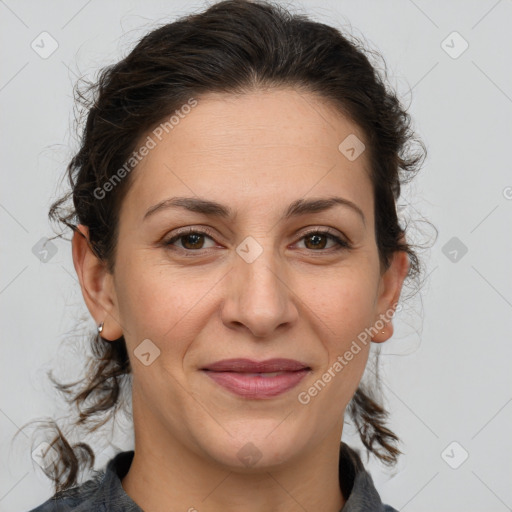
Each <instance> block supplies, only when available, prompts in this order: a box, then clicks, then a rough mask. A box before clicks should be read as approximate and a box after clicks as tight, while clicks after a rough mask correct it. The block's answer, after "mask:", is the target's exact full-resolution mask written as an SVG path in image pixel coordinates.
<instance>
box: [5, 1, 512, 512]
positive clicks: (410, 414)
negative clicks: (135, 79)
mask: <svg viewBox="0 0 512 512" xmlns="http://www.w3.org/2000/svg"><path fill="white" fill-rule="evenodd" d="M206 5H207V4H206V3H204V2H197V1H196V2H183V1H170V0H167V1H163V0H162V1H156V0H153V1H147V0H146V1H144V2H143V1H142V0H140V1H124V2H121V1H119V0H116V1H108V2H100V1H99V0H89V1H84V0H80V1H64V0H61V1H56V0H53V1H47V2H37V1H25V2H14V1H13V0H5V1H0V55H1V65H0V70H1V71H0V73H1V74H0V109H1V117H0V128H1V131H0V133H1V136H0V155H1V173H2V174H1V179H2V182H1V183H2V186H1V189H0V222H1V229H2V231H1V234H2V235H1V237H0V247H1V248H0V258H1V273H0V308H1V333H2V339H1V360H0V365H1V366H0V378H1V388H0V390H1V391H0V393H1V394H0V511H1V512H12V511H24V510H29V509H30V508H32V507H34V506H36V505H38V504H40V503H42V502H43V501H44V500H46V499H47V498H48V497H49V496H50V495H51V493H52V489H51V485H50V482H49V481H48V480H47V479H46V477H44V475H43V474H42V471H41V469H40V468H39V467H38V465H37V464H36V463H35V462H34V460H33V459H32V458H31V452H30V446H31V445H30V442H31V437H30V433H31V431H30V430H29V431H27V432H25V433H22V434H20V435H18V436H17V438H16V440H15V441H14V442H13V440H12V438H13V435H14V434H15V433H16V431H17V430H18V428H19V427H20V426H22V425H24V424H25V423H26V422H28V421H29V420H32V419H34V418H40V417H51V416H57V417H59V416H61V415H62V414H64V413H65V404H63V402H62V401H60V400H59V399H58V395H57V394H56V392H54V391H53V388H52V386H51V383H50V382H49V381H48V379H47V376H46V372H47V370H49V369H54V370H55V373H56V375H57V376H58V377H60V378H63V379H64V380H66V379H67V380H70V379H72V378H74V377H76V376H78V372H79V371H80V369H81V366H80V362H79V359H80V351H77V350H76V349H75V350H73V348H72V346H73V345H72V342H73V341H74V339H75V338H76V336H78V337H79V336H80V332H79V331H77V330H76V328H77V322H78V321H79V320H80V319H81V318H85V320H84V322H83V324H82V326H85V327H86V328H89V329H91V328H93V327H94V324H93V321H92V319H90V318H89V317H88V314H87V312H86V310H85V306H84V304H83V299H82V296H81V292H80V290H79V287H78V282H77V280H76V275H75V272H74V269H73V265H72V260H71V253H70V243H69V242H67V241H65V240H60V239H58V240H55V241H54V242H53V244H54V245H53V251H50V252H49V253H48V254H45V255H43V257H41V250H40V245H41V243H42V242H41V240H43V241H44V239H45V237H50V236H53V234H54V232H53V231H52V227H51V225H50V224H49V223H48V221H47V210H48V207H49V205H50V203H51V201H52V200H53V199H55V198H56V197H57V196H58V195H60V194H61V193H62V192H63V191H64V188H63V187H62V186H61V185H60V184H59V183H60V180H61V177H62V175H63V173H64V169H65V166H66V164H67V162H68V160H69V158H70V157H71V156H72V154H73V150H74V149H76V137H75V135H74V133H73V126H74V125H73V119H74V114H73V98H72V87H73V84H74V82H75V80H76V78H77V76H79V75H86V76H94V74H95V73H96V72H97V71H98V69H100V68H101V67H103V66H105V65H107V64H111V63H114V62H115V61H117V60H118V59H120V58H121V57H122V56H124V55H126V53H127V52H128V51H129V50H130V49H131V47H132V46H133V44H134V42H135V41H137V40H138V39H139V38H140V37H141V36H142V35H143V34H145V33H146V32H147V31H149V30H150V29H152V28H154V27H155V26H156V25H158V24H161V23H163V22H166V21H170V20H172V19H174V18H175V17H176V16H179V15H182V14H185V13H188V12H192V11H198V10H201V9H203V8H204V7H205V6H206ZM288 5H289V6H290V4H288ZM291 7H292V8H295V9H300V10H303V11H305V12H307V13H309V14H310V15H311V16H312V17H313V18H315V19H317V20H320V21H323V22H326V23H328V24H332V25H335V26H337V27H339V28H342V29H343V30H346V31H348V32H351V33H353V34H354V35H356V36H362V37H364V38H365V40H366V42H367V44H368V45H369V46H370V47H371V48H372V49H375V50H377V51H379V52H381V53H382V55H383V57H384V59H385V61H386V63H387V65H388V72H389V81H390V84H391V85H392V86H393V87H395V88H396V89H397V91H398V92H399V95H400V97H401V98H402V99H403V102H404V103H405V104H406V105H410V106H409V111H410V113H411V115H412V116H413V118H414V122H415V128H416V130H417V132H418V134H419V135H420V136H421V137H422V139H423V141H424V142H425V144H426V145H427V147H428V158H427V160H426V161H425V164H424V166H423V170H422V171H421V172H420V174H419V175H418V177H417V178H416V180H415V182H414V184H413V185H411V186H410V187H407V188H406V190H405V191H404V192H405V196H404V197H403V198H402V199H401V200H400V201H399V205H400V213H401V215H402V216H403V218H404V219H405V218H407V219H409V220H410V230H411V231H410V236H411V237H412V240H417V241H418V242H425V243H428V242H429V240H430V241H432V237H433V236H434V234H433V232H432V230H431V229H430V228H429V226H428V225H427V224H426V223H424V222H422V219H423V218H425V219H428V220H429V221H430V222H431V223H432V224H434V225H435V226H436V228H437V229H438V232H439V235H438V238H437V239H436V240H435V243H434V242H432V244H431V245H432V247H431V249H430V250H425V251H424V252H423V253H422V258H423V262H424V264H425V273H424V276H425V280H424V282H423V285H422V288H421V292H420V293H418V294H416V295H415V296H414V297H413V298H412V299H411V300H410V301H408V303H407V304H406V307H405V309H404V310H403V311H401V312H400V313H399V314H398V315H397V316H396V317H395V326H396V333H395V336H394V337H393V338H392V339H391V340H390V341H388V342H386V343H385V344H384V345H383V356H382V358H381V360H382V378H383V380H384V384H383V391H384V394H385V401H386V402H385V403H386V405H387V407H388V409H389V411H390V413H391V416H390V427H391V428H392V429H393V430H394V431H395V432H396V433H397V434H398V435H399V437H400V438H401V440H402V445H401V449H402V451H404V453H405V454H404V455H403V456H402V457H401V458H400V462H399V464H398V465H397V467H396V468H395V469H394V470H389V469H387V468H386V467H384V466H382V465H381V464H379V463H378V462H376V461H375V460H374V459H370V461H369V462H367V460H366V458H365V459H364V461H365V463H366V465H367V467H368V469H369V470H370V471H371V473H372V476H373V478H374V481H375V483H376V486H377V489H378V490H379V493H380V494H381V497H382V500H383V501H384V502H385V503H389V504H390V505H392V506H394V507H395V508H397V509H399V510H405V511H407V512H421V511H432V510H450V511H454V512H455V511H465V512H468V511H483V510H485V511H487V512H489V511H496V512H501V511H506V510H511V509H512V485H511V483H512V456H511V455H512V439H511V436H510V432H511V431H512V429H511V426H512V403H511V402H512V385H511V384H512V379H511V371H510V362H511V358H512V336H511V332H512V271H511V269H510V263H511V258H510V255H511V253H512V238H511V223H512V172H511V163H510V148H511V145H512V143H511V135H512V66H511V57H512V52H511V49H512V31H510V27H511V26H512V1H510V0H501V1H496V0H485V1H484V0H482V1H467V0H458V1H441V0H437V1H424V0H415V1H413V0H395V1H368V0H365V1H361V0H359V1H356V0H345V1H334V0H332V1H327V0H311V1H304V0H303V1H302V2H301V3H295V4H293V5H292V6H291ZM43 32H46V33H47V34H43V35H41V34H42V33H43ZM41 38H44V41H45V43H44V45H43V44H42V43H40V41H41ZM38 41H39V43H38ZM43 46H44V48H42V47H43ZM74 335H75V338H73V336H74ZM343 437H344V440H345V441H346V442H348V443H349V444H351V445H352V446H355V447H358V446H359V445H360V443H358V438H357V436H356V435H355V432H354V428H353V427H351V426H350V425H348V426H347V427H346V429H345V431H344V434H343ZM109 439H110V438H108V436H107V435H106V434H102V437H101V439H100V440H99V442H98V451H99V452H100V453H99V456H98V460H97V465H96V467H97V468H101V466H102V465H103V464H104V463H105V462H106V461H107V460H108V458H110V457H111V456H112V454H113V453H115V452H116V451H117V450H120V449H130V448H131V447H132V436H131V434H130V432H129V429H128V431H126V429H125V431H122V432H117V433H115V436H114V438H113V441H114V444H113V445H112V446H109Z"/></svg>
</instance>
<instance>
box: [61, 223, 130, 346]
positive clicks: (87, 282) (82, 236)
mask: <svg viewBox="0 0 512 512" xmlns="http://www.w3.org/2000/svg"><path fill="white" fill-rule="evenodd" d="M77 227H78V229H77V230H76V231H75V233H74V235H73V240H72V242H71V246H72V252H73V264H74V266H75V270H76V273H77V276H78V280H79V282H80V287H81V288H82V295H83V297H84V300H85V303H86V305H87V308H88V309H89V312H90V313H91V315H92V317H93V318H94V320H95V322H96V325H98V324H100V323H101V322H104V325H103V331H102V333H101V337H102V338H104V339H106V340H112V341H114V340H116V339H118V338H120V337H121V336H122V335H123V329H122V328H121V325H120V324H119V321H118V320H117V319H118V318H119V315H118V310H117V300H116V295H115V288H114V276H113V275H112V274H111V273H109V272H108V270H107V266H106V263H105V262H104V261H103V260H101V259H100V258H98V257H97V256H96V254H95V253H94V251H93V250H92V248H91V245H90V243H89V228H88V227H87V226H84V225H83V224H79V225H78V226H77Z"/></svg>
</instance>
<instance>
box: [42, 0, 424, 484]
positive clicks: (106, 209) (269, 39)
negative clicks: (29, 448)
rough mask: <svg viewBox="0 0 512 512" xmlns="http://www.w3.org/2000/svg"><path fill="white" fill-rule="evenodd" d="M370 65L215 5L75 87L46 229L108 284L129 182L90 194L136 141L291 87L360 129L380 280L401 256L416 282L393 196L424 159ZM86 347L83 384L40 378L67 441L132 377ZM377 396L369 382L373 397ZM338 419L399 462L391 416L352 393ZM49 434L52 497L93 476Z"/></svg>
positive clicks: (231, 6)
mask: <svg viewBox="0 0 512 512" xmlns="http://www.w3.org/2000/svg"><path fill="white" fill-rule="evenodd" d="M372 55H373V56H375V55H377V56H378V53H377V52H375V51H372V50H368V49H367V48H365V47H364V45H363V44H362V43H361V41H360V40H358V39H357V38H356V37H354V36H352V35H349V34H342V33H341V32H340V31H339V30H338V29H336V28H334V27H331V26H328V25H325V24H323V23H319V22H315V21H312V20H310V19H309V18H308V17H307V16H305V15H303V14H292V13H290V12H289V11H287V10H286V9H285V8H283V7H281V6H279V5H275V4H271V3H268V2H263V1H261V2H260V1H256V2H251V1H247V0H226V1H222V2H219V3H215V4H213V5H211V6H210V7H208V8H207V9H206V10H204V11H203V12H200V13H194V14H190V15H188V16H185V17H182V18H180V19H178V20H177V21H174V22H172V23H168V24H165V25H163V26H160V27H158V28H156V29H154V30H152V31H151V32H149V33H148V34H147V35H145V36H144V37H142V39H140V41H139V42H138V43H137V44H136V46H135V47H134V48H133V49H132V51H131V52H130V53H129V54H128V55H127V56H126V57H125V58H123V59H122V60H120V61H119V62H117V63H115V64H113V65H110V66H107V67H105V68H103V69H102V70H100V72H99V76H98V78H97V81H95V82H94V81H93V82H90V81H86V80H84V79H82V84H85V87H82V84H81V83H80V82H79V83H78V84H77V86H76V88H75V95H76V97H75V99H76V102H77V104H79V105H81V106H82V112H85V113H86V122H85V124H84V125H83V126H82V127H81V128H80V130H81V138H80V147H79V149H78V152H76V154H75V155H74V156H73V158H72V159H71V160H70V162H69V164H68V166H67V169H66V175H67V178H68V181H69V185H70V190H69V191H68V192H67V193H66V194H65V195H64V196H63V197H61V198H60V199H58V200H57V201H55V202H54V203H53V204H52V205H51V208H50V210H49V218H50V220H52V221H55V222H60V223H62V224H63V225H64V226H67V227H69V228H71V229H72V230H73V231H78V229H77V225H78V224H83V225H85V226H87V227H88V228H89V241H88V242H89V244H90V248H91V250H92V251H93V252H94V253H95V255H96V256H97V257H98V258H100V259H101V260H102V261H104V263H105V265H106V267H107V268H108V270H109V272H113V271H114V268H115V255H116V244H117V237H118V226H119V211H120V206H121V204H122V201H123V198H124V197H125V195H126V192H127V190H128V189H129V187H130V184H131V182H132V174H130V173H128V176H126V177H125V178H123V179H122V180H118V181H119V182H118V183H117V184H116V186H113V187H111V190H110V191H109V197H108V200H102V198H99V197H98V193H97V191H98V190H99V189H102V187H104V185H105V184H106V183H107V182H109V181H110V183H112V177H113V176H114V175H115V174H116V172H118V171H119V169H121V168H123V166H124V165H125V163H126V162H127V161H129V160H130V158H132V156H133V154H134V151H135V150H136V149H137V148H138V147H139V146H138V143H139V142H140V140H141V138H142V137H143V136H144V135H145V134H147V133H148V131H149V130H150V129H152V128H154V127H155V126H157V125H158V123H160V122H162V120H164V119H165V118H168V117H169V116H170V115H172V114H173V113H174V112H175V111H176V109H179V108H180V107H182V106H183V105H185V104H187V102H189V101H190V99H191V98H200V97H201V95H204V94H207V93H226V94H245V93H250V92H251V91H257V90H261V89H272V88H280V87H289V88H294V89H296V90H297V91H301V92H304V93H310V94H314V95H315V96H316V97H318V98H319V99H320V100H324V101H326V102H327V103H328V104H329V105H331V106H332V107H333V108H334V109H335V110H336V111H338V112H339V113H340V114H342V115H344V116H346V117H347V118H348V119H350V120H351V121H353V122H354V123H355V124H356V125H358V126H359V127H360V128H361V129H362V132H363V133H364V136H365V143H366V154H367V158H368V159H369V160H368V161H369V164H370V165H369V174H370V178H371V182H372V187H373V193H374V198H375V201H374V205H375V207H374V208H375V211H374V214H375V237H376V242H377V247H378V252H379V258H380V262H381V265H382V268H384V269H386V268H388V267H389V265H390V261H391V258H392V256H393V253H394V252H395V251H404V252H406V253H407V254H408V257H409V271H408V275H407V279H408V280H415V279H416V278H417V277H418V276H419V274H420V272H421V270H422V268H421V265H420V261H419V258H418V256H417V253H416V252H415V250H414V248H413V247H414V246H412V245H411V244H410V243H408V242H407V241H406V239H405V237H404V235H405V232H406V229H405V227H404V228H403V227H401V226H400V224H399V220H398V216H397V211H396V201H397V199H398V198H399V196H400V191H401V186H402V185H403V184H404V183H407V182H408V181H409V180H410V179H412V177H413V176H414V175H415V174H416V172H417V171H419V169H420V167H421V164H422V161H423V159H424V157H425V156H426V149H425V146H424V144H423V143H422V141H421V140H420V139H419V138H418V137H417V136H416V134H415V132H414V131H413V130H412V128H411V126H412V122H411V118H410V116H409V114H408V113H407V111H406V109H405V108H404V107H403V106H402V105H401V102H400V101H399V99H398V98H397V96H396V94H395V93H394V92H393V90H392V89H390V88H389V87H388V86H387V84H386V82H387V74H386V71H385V64H384V73H383V74H381V73H380V72H379V71H378V69H377V67H376V66H373V65H372V64H371V63H370V57H371V56H372ZM105 189H106V187H105ZM95 191H96V193H95ZM70 199H72V206H71V205H69V204H68V203H69V200H70ZM80 234H81V233H80ZM81 235H82V234H81ZM58 236H62V234H61V235H58ZM82 236H83V235H82ZM88 336H89V335H88ZM90 343H91V348H92V355H91V356H90V357H89V360H88V365H87V371H86V372H85V376H84V377H83V378H82V379H79V380H77V381H75V382H71V383H68V384H62V383H60V382H58V381H56V380H55V378H54V377H53V375H52V372H49V377H50V379H51V380H52V382H53V383H54V385H55V386H56V387H57V389H58V390H59V391H60V392H62V393H63V394H64V396H65V397H66V400H67V402H68V403H69V404H74V405H75V406H76V408H77V411H78V417H77V418H75V421H74V423H73V427H74V429H75V431H76V429H77V428H83V429H85V430H86V431H87V432H88V433H92V432H94V431H95V430H96V429H98V428H99V427H100V426H102V425H104V424H105V423H106V422H107V421H109V420H111V419H112V418H114V417H115V414H116V412H117V410H118V409H119V407H120V404H121V402H122V401H123V400H122V399H123V397H125V394H126V393H129V389H130V388H129V386H126V385H125V384H126V383H127V382H129V379H130V377H131V375H130V374H131V367H130V361H129V357H128V353H127V349H126V344H125V340H124V337H121V338H119V339H118V340H115V341H113V342H103V340H102V339H101V338H100V335H99V334H98V333H96V332H95V333H94V334H92V335H90ZM377 358H378V352H377ZM377 377H378V376H377ZM378 385H379V382H378V379H377V382H376V385H375V386H376V387H375V388H374V389H377V388H378ZM125 398H126V397H125ZM347 410H348V413H349V415H350V417H351V418H352V419H353V421H354V424H355V426H356V427H357V430H358V433H359V435H360V438H361V440H362V443H363V444H364V446H365V447H366V449H367V450H368V452H370V453H372V454H373V455H374V456H376V457H377V458H378V459H379V460H380V461H381V462H383V463H385V464H386V465H390V466H391V465H394V464H395V463H396V462H397V459H398V456H399V454H401V453H403V452H401V451H400V450H399V449H398V448H397V447H396V444H397V443H398V442H400V440H399V438H398V437H397V435H396V434H395V433H393V432H392V431H391V430H389V429H388V428H387V427H386V419H387V417H388V412H387V411H386V409H385V408H384V406H383V404H382V403H380V402H379V400H378V399H377V398H376V397H375V393H374V391H372V390H371V389H366V386H363V385H362V384H360V385H359V387H358V389H357V391H356V392H355V394H354V396H353V398H352V400H351V401H350V403H349V405H348V407H347ZM52 425H53V428H54V429H55V430H54V437H53V439H52V441H51V442H49V445H50V446H51V447H53V448H54V449H55V450H56V451H57V453H58V456H59V457H58V460H57V461H56V462H55V464H53V465H52V466H51V467H50V469H48V468H46V469H45V473H46V475H47V476H48V477H49V478H51V479H52V480H53V482H54V483H55V490H56V492H59V491H63V490H65V489H68V488H69V487H71V486H73V485H76V484H77V483H78V476H79V473H80V472H81V471H82V469H84V468H85V467H86V466H89V467H91V468H92V467H93V465H94V459H95V456H94V451H93V449H92V448H91V447H90V446H89V445H88V444H86V443H84V442H79V443H77V444H74V445H71V444H70V443H69V442H68V440H67V439H66V436H65V434H64V432H63V431H62V430H61V429H60V428H59V426H58V425H57V424H56V423H55V422H53V423H52Z"/></svg>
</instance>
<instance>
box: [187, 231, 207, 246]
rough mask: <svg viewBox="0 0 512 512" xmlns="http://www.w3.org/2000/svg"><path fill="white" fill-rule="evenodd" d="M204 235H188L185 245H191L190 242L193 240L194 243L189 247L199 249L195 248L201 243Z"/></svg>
mask: <svg viewBox="0 0 512 512" xmlns="http://www.w3.org/2000/svg"><path fill="white" fill-rule="evenodd" d="M202 236H203V235H199V234H191V235H186V237H185V240H186V243H185V245H187V244H189V241H190V240H191V239H192V240H193V241H192V242H191V243H190V244H189V245H192V246H194V248H196V249H197V247H195V246H196V245H197V244H198V243H200V238H201V237H202Z"/></svg>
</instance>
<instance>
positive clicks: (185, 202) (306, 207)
mask: <svg viewBox="0 0 512 512" xmlns="http://www.w3.org/2000/svg"><path fill="white" fill-rule="evenodd" d="M337 205H341V206H345V207H347V208H350V209H352V211H354V212H356V213H357V214H358V215H359V216H360V217H361V219H362V221H363V224H364V225H365V226H366V218H365V216H364V213H363V211H362V210H361V208H359V206H357V205H356V204H355V203H353V202H352V201H350V200H348V199H345V198H343V197H339V196H331V197H325V198H319V199H307V200H306V199H297V200H296V201H293V202H292V203H291V204H290V205H289V206H288V208H287V209H286V211H285V212H284V214H283V215H282V217H281V220H287V219H290V218H292V217H298V216H300V215H307V214H308V213H318V212H323V211H325V210H329V209H331V208H333V207H334V206H337ZM170 208H184V209H185V210H188V211H191V212H195V213H202V214H204V215H210V216H213V217H218V218H224V219H234V217H235V212H234V211H233V210H231V209H230V208H229V207H228V206H225V205H223V204H221V203H218V202H216V201H211V200H208V199H201V198H198V197H172V198H170V199H165V200H163V201H160V202H159V203H157V204H155V205H153V206H151V207H150V208H149V209H148V210H147V211H146V213H145V214H144V217H143V220H146V219H147V218H149V217H151V216H152V215H154V214H156V213H157V212H159V211H163V210H167V209H170Z"/></svg>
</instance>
